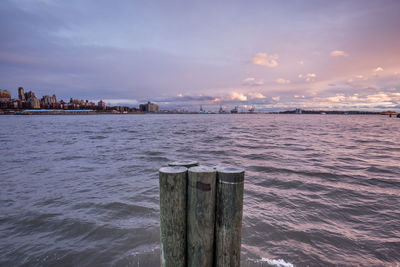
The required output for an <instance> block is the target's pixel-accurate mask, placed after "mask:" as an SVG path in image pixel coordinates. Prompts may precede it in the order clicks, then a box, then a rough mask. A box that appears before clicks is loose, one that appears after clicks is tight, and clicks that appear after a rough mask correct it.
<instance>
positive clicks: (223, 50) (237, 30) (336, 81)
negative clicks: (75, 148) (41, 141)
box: [0, 0, 400, 111]
mask: <svg viewBox="0 0 400 267" xmlns="http://www.w3.org/2000/svg"><path fill="white" fill-rule="evenodd" d="M399 11H400V2H398V1H391V0H384V1H379V2H378V1H334V2H329V1H285V2H281V1H280V2H275V1H252V2H236V1H233V2H232V1H229V2H225V1H222V2H218V3H214V2H207V1H206V2H204V1H203V2H201V3H193V2H192V3H187V2H180V1H169V2H168V3H166V2H165V3H164V2H154V1H150V2H148V1H147V2H146V3H135V2H130V1H119V2H118V4H115V3H109V2H108V1H68V2H65V1H58V0H23V1H15V0H6V1H3V2H2V4H0V14H1V16H0V17H1V19H0V20H1V21H2V23H1V26H0V34H1V36H2V39H1V41H0V51H1V52H0V70H1V71H0V82H1V84H0V86H1V89H7V90H10V91H14V90H15V88H18V87H19V86H24V87H26V88H27V89H29V90H33V91H35V92H37V93H38V94H39V95H46V94H48V92H52V94H53V93H54V94H56V95H57V96H58V97H60V98H63V99H69V98H70V97H77V98H81V99H89V100H91V101H95V100H100V99H103V100H104V101H106V102H107V103H109V104H110V105H130V106H138V105H139V104H140V103H142V102H144V101H147V100H148V99H151V100H152V101H155V102H156V103H158V104H159V105H160V108H163V109H173V108H187V109H192V110H197V109H198V107H199V105H200V104H202V105H203V106H204V107H209V108H212V109H214V110H217V109H218V108H219V106H220V105H222V106H224V107H232V106H237V105H240V106H243V107H247V106H254V107H255V108H256V110H259V111H263V110H264V111H272V110H286V109H292V108H305V109H336V110H338V109H340V110H352V109H356V110H388V109H391V110H400V63H399V62H400V53H399V52H400V51H399V49H400V48H399V47H400V36H399V34H398V33H397V32H398V28H400V18H399V17H398V13H399Z"/></svg>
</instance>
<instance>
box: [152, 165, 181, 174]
mask: <svg viewBox="0 0 400 267" xmlns="http://www.w3.org/2000/svg"><path fill="white" fill-rule="evenodd" d="M159 171H160V172H162V173H184V172H186V171H187V168H186V167H182V166H172V167H162V168H161V169H160V170H159Z"/></svg>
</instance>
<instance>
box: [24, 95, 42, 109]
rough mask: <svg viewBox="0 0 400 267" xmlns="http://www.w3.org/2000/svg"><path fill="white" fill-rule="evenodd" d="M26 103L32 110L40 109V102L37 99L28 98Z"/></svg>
mask: <svg viewBox="0 0 400 267" xmlns="http://www.w3.org/2000/svg"><path fill="white" fill-rule="evenodd" d="M27 102H28V107H29V108H33V109H36V108H40V100H39V99H37V98H36V97H30V98H29V99H28V101H27Z"/></svg>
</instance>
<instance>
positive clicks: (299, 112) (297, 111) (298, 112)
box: [295, 108, 303, 114]
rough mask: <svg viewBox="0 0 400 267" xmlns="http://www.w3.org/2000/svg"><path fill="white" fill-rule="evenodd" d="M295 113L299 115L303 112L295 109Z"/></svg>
mask: <svg viewBox="0 0 400 267" xmlns="http://www.w3.org/2000/svg"><path fill="white" fill-rule="evenodd" d="M295 113H296V114H301V113H303V111H302V110H301V109H299V108H296V111H295Z"/></svg>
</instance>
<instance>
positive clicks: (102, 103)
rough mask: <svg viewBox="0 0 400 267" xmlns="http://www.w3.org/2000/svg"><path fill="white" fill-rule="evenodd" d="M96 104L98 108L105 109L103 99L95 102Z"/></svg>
mask: <svg viewBox="0 0 400 267" xmlns="http://www.w3.org/2000/svg"><path fill="white" fill-rule="evenodd" d="M97 106H98V107H99V109H101V110H105V109H106V102H104V101H103V100H100V101H99V102H98V103H97Z"/></svg>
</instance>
